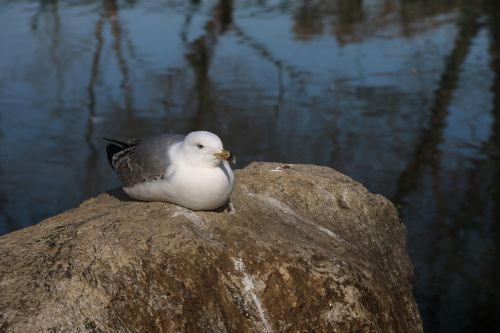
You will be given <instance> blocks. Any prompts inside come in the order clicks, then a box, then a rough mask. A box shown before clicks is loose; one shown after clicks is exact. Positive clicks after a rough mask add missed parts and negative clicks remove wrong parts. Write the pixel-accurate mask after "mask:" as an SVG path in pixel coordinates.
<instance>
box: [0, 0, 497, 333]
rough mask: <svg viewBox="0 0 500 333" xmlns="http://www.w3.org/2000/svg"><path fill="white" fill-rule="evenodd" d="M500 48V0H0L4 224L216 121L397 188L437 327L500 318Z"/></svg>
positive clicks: (476, 325) (293, 157)
mask: <svg viewBox="0 0 500 333" xmlns="http://www.w3.org/2000/svg"><path fill="white" fill-rule="evenodd" d="M499 50H500V5H498V4H497V1H494V0H491V1H488V0H483V1H474V0H469V1H468V0H465V1H463V0H462V1H458V0H456V1H454V0H446V1H433V0H420V1H417V0H407V1H403V0H400V1H397V0H369V1H366V0H365V1H363V0H333V1H328V0H327V1H319V0H304V1H266V0H260V1H259V0H255V1H235V2H233V1H231V0H221V1H204V2H202V1H191V2H189V1H169V0H162V1H160V0H150V1H141V2H139V1H133V0H129V1H113V0H103V1H92V0H85V1H84V0H81V1H77V0H72V1H58V0H40V1H13V0H12V1H8V0H0V234H2V233H7V232H10V231H13V230H16V229H19V228H23V227H26V226H29V225H32V224H35V223H37V222H39V221H40V220H41V219H43V218H46V217H48V216H51V215H54V214H57V213H59V212H61V211H64V210H66V209H69V208H72V207H75V206H77V205H78V203H79V202H81V201H82V200H84V199H85V198H88V197H91V196H94V195H96V194H98V193H100V192H103V191H106V190H109V189H111V188H114V187H117V186H118V185H119V182H118V180H117V178H116V177H115V176H114V174H113V172H112V171H111V169H110V168H109V166H108V165H107V160H106V156H105V155H106V154H105V152H104V147H105V142H103V140H102V137H103V136H106V137H115V138H128V137H134V136H135V137H137V136H139V137H140V136H143V135H145V134H147V135H153V134H158V133H164V132H172V133H186V132H189V131H191V130H195V129H205V130H210V131H213V132H216V133H218V134H219V135H220V136H221V138H222V139H223V141H224V142H225V145H226V146H227V147H228V148H230V149H231V150H233V151H234V152H235V153H236V155H237V157H238V161H239V163H238V165H237V167H244V166H245V165H246V164H248V163H250V162H252V161H282V162H291V163H314V164H320V165H327V166H331V167H333V168H335V169H337V170H339V171H342V172H344V173H346V174H347V175H349V176H350V177H352V178H354V179H355V180H357V181H359V182H362V183H363V184H364V185H365V186H366V187H367V188H368V189H369V190H370V191H372V192H376V193H381V194H383V195H385V196H386V197H388V198H390V199H391V200H393V201H394V202H395V203H396V204H397V206H398V208H399V210H400V212H401V215H402V218H403V221H404V223H405V224H406V226H407V231H408V242H409V244H408V246H409V252H410V256H411V258H412V261H413V263H414V268H415V277H414V292H415V296H416V299H417V302H418V304H419V307H420V310H421V313H422V318H423V320H424V326H425V329H426V331H428V332H470V331H474V332H480V331H484V332H492V331H495V330H496V331H500V288H498V284H499V283H500V185H499V184H500V53H499Z"/></svg>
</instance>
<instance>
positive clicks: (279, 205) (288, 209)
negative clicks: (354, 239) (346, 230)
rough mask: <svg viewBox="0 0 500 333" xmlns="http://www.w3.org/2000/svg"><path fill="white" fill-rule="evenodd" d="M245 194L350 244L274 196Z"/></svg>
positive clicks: (339, 240)
mask: <svg viewBox="0 0 500 333" xmlns="http://www.w3.org/2000/svg"><path fill="white" fill-rule="evenodd" d="M245 194H246V195H248V196H251V197H254V198H257V199H259V200H261V201H264V202H266V203H267V204H269V205H271V206H273V207H275V208H278V209H279V210H280V211H281V212H283V213H285V214H287V215H290V216H292V217H293V218H294V219H295V220H298V221H300V222H302V223H305V224H309V225H312V226H314V227H316V228H317V229H318V230H319V231H321V232H322V233H324V234H326V235H328V236H329V237H331V238H333V239H335V240H336V241H338V242H343V243H347V244H350V245H352V244H351V243H349V242H348V241H346V240H345V239H343V238H342V237H340V236H339V235H337V234H336V233H334V232H333V231H331V230H330V229H327V228H325V227H323V226H320V225H317V224H316V223H314V222H311V221H309V220H306V219H304V218H303V217H302V216H300V215H299V214H297V213H296V212H295V211H294V210H293V209H292V208H291V207H290V206H288V205H286V204H284V203H283V202H281V201H279V200H277V199H275V198H271V197H268V196H265V195H262V194H256V193H250V192H246V193H245Z"/></svg>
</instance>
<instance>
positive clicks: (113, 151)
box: [106, 143, 123, 170]
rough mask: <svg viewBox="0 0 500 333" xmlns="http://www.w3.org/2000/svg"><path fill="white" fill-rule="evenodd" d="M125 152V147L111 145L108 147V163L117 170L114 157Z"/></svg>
mask: <svg viewBox="0 0 500 333" xmlns="http://www.w3.org/2000/svg"><path fill="white" fill-rule="evenodd" d="M122 150H123V147H120V146H118V145H115V144H113V143H110V144H109V145H107V146H106V154H107V155H108V162H109V165H111V167H112V168H113V170H114V169H115V166H114V165H113V156H115V155H116V154H117V153H119V152H121V151H122Z"/></svg>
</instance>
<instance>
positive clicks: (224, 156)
mask: <svg viewBox="0 0 500 333" xmlns="http://www.w3.org/2000/svg"><path fill="white" fill-rule="evenodd" d="M214 156H215V157H216V158H218V159H219V160H224V161H228V162H231V163H233V164H235V163H236V158H235V157H234V155H233V153H231V152H230V151H228V150H225V149H222V151H221V152H220V153H215V154H214Z"/></svg>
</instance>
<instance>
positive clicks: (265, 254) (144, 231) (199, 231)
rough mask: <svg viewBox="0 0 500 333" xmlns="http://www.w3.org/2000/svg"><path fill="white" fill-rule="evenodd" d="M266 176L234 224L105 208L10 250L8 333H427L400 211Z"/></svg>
mask: <svg viewBox="0 0 500 333" xmlns="http://www.w3.org/2000/svg"><path fill="white" fill-rule="evenodd" d="M279 166H280V165H279V164H276V163H254V164H252V165H250V166H248V167H246V168H245V169H243V170H239V171H237V173H236V177H237V185H236V189H235V192H234V194H233V196H232V198H233V203H234V206H235V208H236V212H235V213H231V214H230V213H227V212H193V211H190V210H188V209H185V208H182V207H179V206H175V205H172V204H167V203H159V202H153V203H145V202H136V201H131V200H129V199H127V197H126V196H125V195H124V194H122V193H121V191H115V192H111V193H105V194H101V195H99V196H98V197H96V198H92V199H89V200H87V201H85V202H84V203H82V205H81V206H80V207H78V208H75V209H72V210H70V211H67V212H65V213H62V214H60V215H58V216H55V217H52V218H49V219H47V220H45V221H43V222H41V223H40V224H38V225H35V226H32V227H29V228H26V229H23V230H20V231H16V232H13V233H10V234H7V235H4V236H2V237H0V331H5V332H23V333H25V332H421V331H422V323H421V320H420V316H419V312H418V308H417V305H416V303H415V300H414V298H413V295H412V288H411V283H410V282H411V276H412V267H411V264H410V261H409V259H408V255H407V253H406V248H405V246H406V243H405V242H406V238H405V228H404V225H403V224H402V223H401V222H400V220H399V217H398V213H397V211H396V209H395V208H394V206H393V205H392V204H391V203H390V202H389V201H388V200H386V199H385V198H384V197H382V196H380V195H375V194H371V193H369V192H368V191H367V190H366V189H365V188H364V187H363V186H361V185H360V184H359V183H356V182H355V181H353V180H352V179H350V178H348V177H346V176H344V175H342V174H340V173H338V172H336V171H334V170H332V169H330V168H326V167H318V166H312V165H293V166H291V167H290V168H280V167H279Z"/></svg>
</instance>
